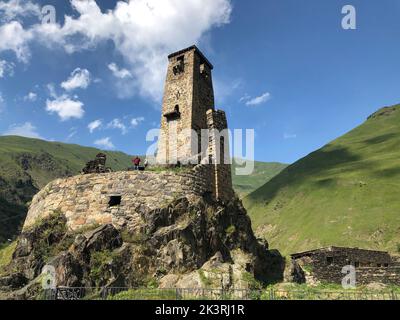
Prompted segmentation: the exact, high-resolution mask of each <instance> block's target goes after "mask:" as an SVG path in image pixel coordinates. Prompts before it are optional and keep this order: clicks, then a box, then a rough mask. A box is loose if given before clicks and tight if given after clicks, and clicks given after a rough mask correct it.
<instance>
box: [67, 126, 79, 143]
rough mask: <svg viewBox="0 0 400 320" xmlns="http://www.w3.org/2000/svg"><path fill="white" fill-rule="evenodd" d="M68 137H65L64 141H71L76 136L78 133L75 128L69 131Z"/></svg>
mask: <svg viewBox="0 0 400 320" xmlns="http://www.w3.org/2000/svg"><path fill="white" fill-rule="evenodd" d="M69 132H70V133H69V135H68V136H67V138H66V139H65V140H66V141H69V140H71V139H72V138H73V137H74V136H76V134H77V133H78V129H77V128H76V127H72V128H71V129H69Z"/></svg>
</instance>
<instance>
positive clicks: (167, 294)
mask: <svg viewBox="0 0 400 320" xmlns="http://www.w3.org/2000/svg"><path fill="white" fill-rule="evenodd" d="M108 300H176V291H175V290H163V289H138V290H128V291H124V292H121V293H118V294H116V295H114V296H110V297H108Z"/></svg>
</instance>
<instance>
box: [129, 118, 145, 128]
mask: <svg viewBox="0 0 400 320" xmlns="http://www.w3.org/2000/svg"><path fill="white" fill-rule="evenodd" d="M143 121H144V118H143V117H139V118H133V119H132V120H131V126H132V127H133V128H136V127H137V126H138V125H139V124H140V123H141V122H143Z"/></svg>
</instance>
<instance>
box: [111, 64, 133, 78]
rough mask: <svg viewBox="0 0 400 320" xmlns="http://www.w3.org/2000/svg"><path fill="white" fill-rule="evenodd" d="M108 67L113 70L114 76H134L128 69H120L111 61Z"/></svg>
mask: <svg viewBox="0 0 400 320" xmlns="http://www.w3.org/2000/svg"><path fill="white" fill-rule="evenodd" d="M108 69H109V70H110V71H111V72H112V74H113V75H114V77H116V78H118V79H126V78H132V73H130V71H129V70H127V69H124V68H122V69H120V68H119V67H118V66H117V65H116V64H115V63H110V64H109V65H108Z"/></svg>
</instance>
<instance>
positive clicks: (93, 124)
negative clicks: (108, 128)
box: [88, 120, 103, 133]
mask: <svg viewBox="0 0 400 320" xmlns="http://www.w3.org/2000/svg"><path fill="white" fill-rule="evenodd" d="M102 125H103V121H101V120H95V121H93V122H91V123H89V124H88V129H89V131H90V133H93V132H94V131H95V130H96V129H99V128H100V127H101V126H102Z"/></svg>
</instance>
